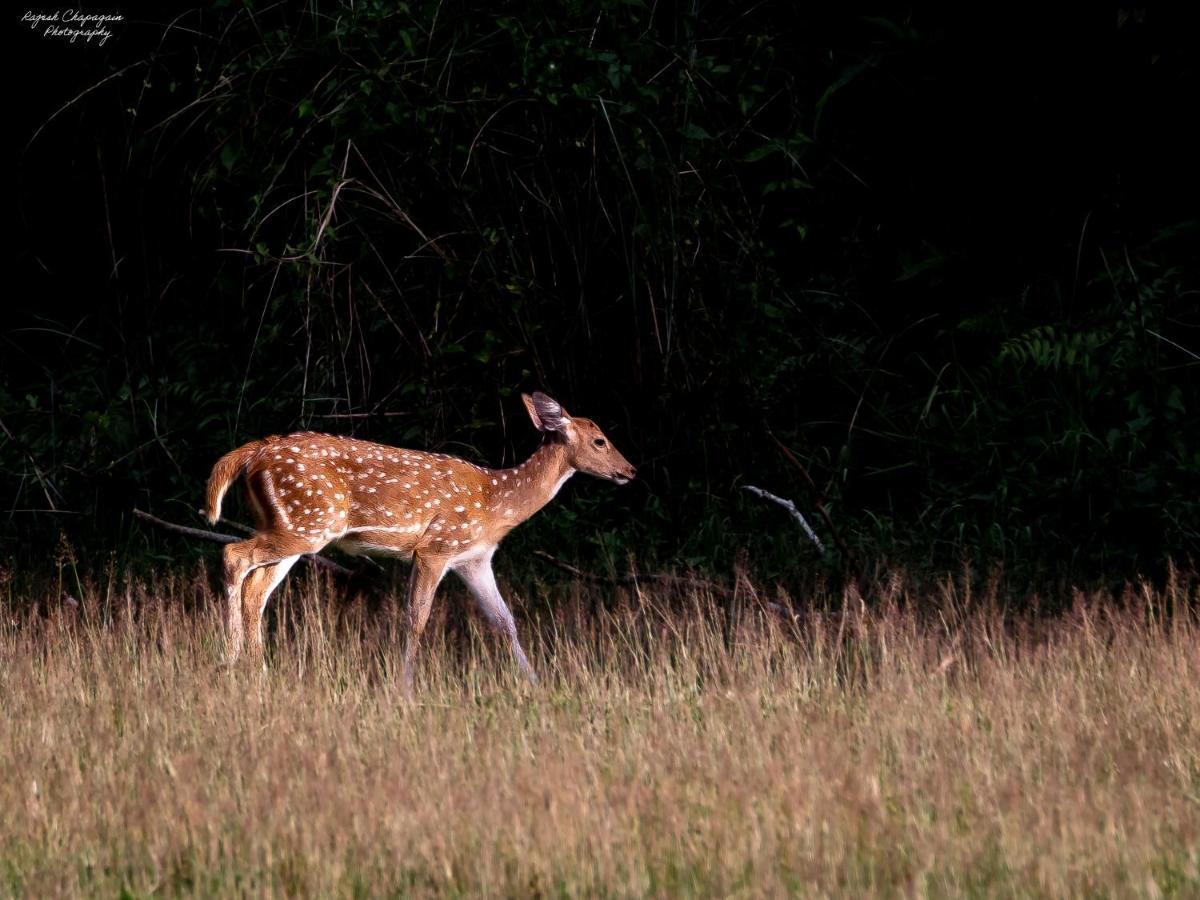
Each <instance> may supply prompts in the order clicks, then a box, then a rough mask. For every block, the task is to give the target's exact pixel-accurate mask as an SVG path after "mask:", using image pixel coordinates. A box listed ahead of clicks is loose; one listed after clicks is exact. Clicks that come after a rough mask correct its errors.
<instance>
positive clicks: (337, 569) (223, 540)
mask: <svg viewBox="0 0 1200 900" xmlns="http://www.w3.org/2000/svg"><path fill="white" fill-rule="evenodd" d="M133 514H134V515H135V516H137V517H138V518H139V519H142V520H143V521H146V522H149V523H150V524H151V525H157V526H158V527H159V528H163V529H165V530H167V531H174V532H175V533H177V534H183V535H187V536H188V537H193V538H198V539H200V540H202V541H212V542H213V543H217V544H233V543H236V542H237V541H240V540H241V538H239V537H235V536H234V535H232V534H221V532H219V531H208V530H206V529H203V528H192V527H190V526H188V525H178V524H176V523H175V522H168V521H167V520H166V519H160V518H159V517H158V516H152V515H150V513H148V512H145V511H143V510H140V509H135V510H134V511H133ZM228 524H229V525H230V527H232V528H236V529H238V530H239V531H242V532H245V533H251V532H253V530H254V529H252V528H250V527H249V526H248V525H241V524H239V523H237V522H230V523H228ZM300 559H301V560H302V561H304V562H306V563H309V564H310V565H314V566H318V567H320V568H323V569H328V570H329V571H330V572H333V573H335V574H337V575H344V576H346V577H347V578H350V577H353V576H354V575H355V574H356V573H355V572H354V570H353V569H347V568H346V567H345V566H343V565H342V564H341V563H336V562H334V561H333V560H332V559H329V558H328V557H325V556H320V555H319V554H316V553H307V554H305V555H304V556H301V557H300Z"/></svg>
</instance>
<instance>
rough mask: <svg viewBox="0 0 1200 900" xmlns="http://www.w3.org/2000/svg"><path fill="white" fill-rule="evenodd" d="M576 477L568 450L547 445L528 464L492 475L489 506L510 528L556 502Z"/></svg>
mask: <svg viewBox="0 0 1200 900" xmlns="http://www.w3.org/2000/svg"><path fill="white" fill-rule="evenodd" d="M574 474H575V469H574V468H573V467H572V466H571V464H570V463H569V462H567V448H566V447H565V446H563V445H562V444H558V443H545V444H542V446H540V447H538V449H537V450H535V451H534V452H533V455H532V456H530V457H529V459H527V460H525V462H523V463H521V464H520V465H518V466H515V467H513V468H511V469H496V470H494V471H493V473H492V477H493V479H494V480H495V481H496V484H494V485H492V486H491V495H490V498H489V499H490V501H491V502H490V504H489V505H490V506H491V507H492V509H493V510H494V511H495V514H496V516H497V517H498V518H499V519H500V520H501V521H503V522H504V523H505V524H506V525H508V526H509V527H510V528H511V527H512V526H514V525H519V524H520V523H522V522H524V521H525V520H526V519H528V518H529V517H530V516H532V515H533V514H534V513H535V512H537V511H538V510H539V509H541V508H542V507H543V506H545V505H546V504H547V503H549V502H550V501H551V500H553V499H554V495H555V494H557V493H558V489H559V488H561V487H562V486H563V483H564V482H565V481H566V480H567V479H568V478H570V477H571V476H572V475H574Z"/></svg>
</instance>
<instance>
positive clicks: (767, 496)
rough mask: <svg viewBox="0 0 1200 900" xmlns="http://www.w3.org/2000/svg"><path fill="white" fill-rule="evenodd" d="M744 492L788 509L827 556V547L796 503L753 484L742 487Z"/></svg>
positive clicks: (820, 551)
mask: <svg viewBox="0 0 1200 900" xmlns="http://www.w3.org/2000/svg"><path fill="white" fill-rule="evenodd" d="M742 490H744V491H749V492H750V493H752V494H754V495H756V496H758V497H762V498H763V499H764V500H770V501H772V502H773V503H778V504H779V505H780V506H782V507H783V508H784V509H786V510H787V511H788V512H789V513H791V516H792V518H793V519H795V520H796V521H797V522H799V523H800V527H801V528H803V529H804V533H805V534H807V535H808V539H809V540H810V541H812V542H813V546H815V547H816V548H817V551H818V552H819V553H820V554H821V555H822V556H824V555H825V545H824V544H822V543H821V539H820V538H819V537H817V533H816V532H815V531H813V530H812V526H811V525H809V524H808V519H806V518H804V513H802V512H800V510H798V509H796V504H795V503H793V502H792V501H791V500H788V499H786V498H785V497H778V496H776V495H775V494H772V493H771V492H770V491H764V490H763V489H762V488H760V487H755V486H754V485H752V484H744V485H742Z"/></svg>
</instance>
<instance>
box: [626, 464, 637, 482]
mask: <svg viewBox="0 0 1200 900" xmlns="http://www.w3.org/2000/svg"><path fill="white" fill-rule="evenodd" d="M627 474H628V475H629V478H630V480H632V479H634V478H637V469H635V468H634V467H633V466H630V467H629V471H628V473H627Z"/></svg>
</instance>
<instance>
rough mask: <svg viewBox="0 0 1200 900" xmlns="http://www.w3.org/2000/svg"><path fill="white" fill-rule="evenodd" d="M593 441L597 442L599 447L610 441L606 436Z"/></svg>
mask: <svg viewBox="0 0 1200 900" xmlns="http://www.w3.org/2000/svg"><path fill="white" fill-rule="evenodd" d="M592 443H593V444H595V445H596V446H597V447H603V446H604V445H605V444H607V443H608V441H606V440H605V439H604V438H596V439H595V440H594V441H592Z"/></svg>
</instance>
